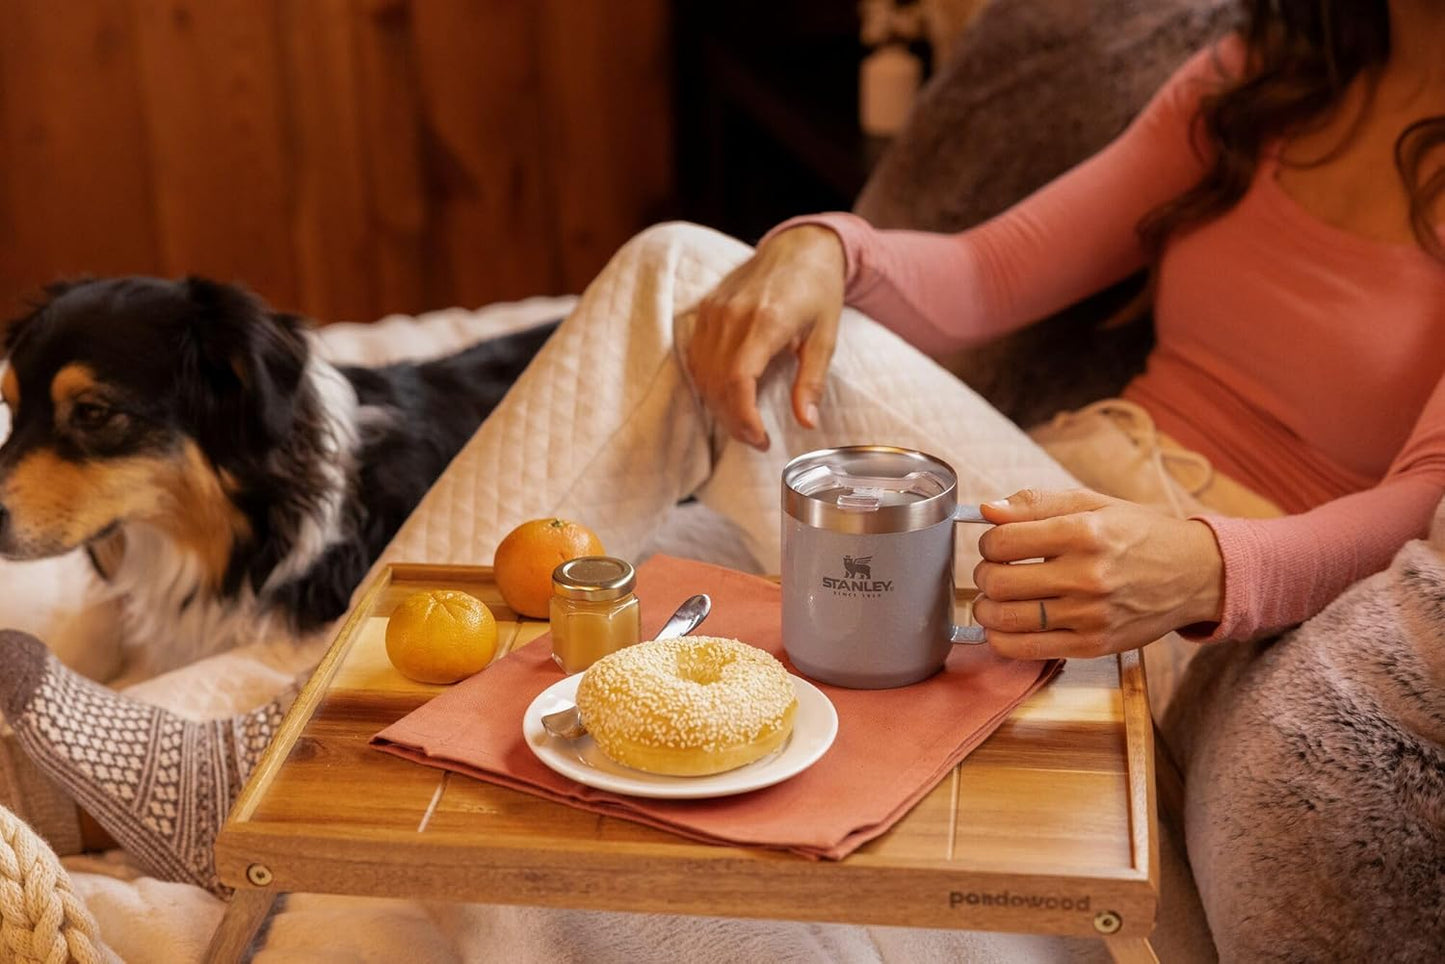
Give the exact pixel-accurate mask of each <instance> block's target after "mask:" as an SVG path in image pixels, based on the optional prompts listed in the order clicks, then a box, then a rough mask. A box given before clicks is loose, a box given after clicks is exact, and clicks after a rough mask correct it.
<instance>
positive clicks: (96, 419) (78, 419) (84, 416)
mask: <svg viewBox="0 0 1445 964" xmlns="http://www.w3.org/2000/svg"><path fill="white" fill-rule="evenodd" d="M114 417H115V409H113V408H111V407H109V406H107V405H101V404H100V403H98V402H76V403H75V404H74V405H73V406H72V407H71V409H70V421H71V424H73V425H74V426H75V427H76V428H82V429H96V428H101V427H102V426H104V425H106V424H107V423H108V422H109V421H110V420H111V419H112V418H114Z"/></svg>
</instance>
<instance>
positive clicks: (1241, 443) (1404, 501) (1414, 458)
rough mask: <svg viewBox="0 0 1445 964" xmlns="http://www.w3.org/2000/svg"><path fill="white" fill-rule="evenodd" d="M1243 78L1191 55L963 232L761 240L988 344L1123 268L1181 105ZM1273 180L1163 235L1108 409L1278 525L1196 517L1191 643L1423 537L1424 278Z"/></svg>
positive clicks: (1428, 426)
mask: <svg viewBox="0 0 1445 964" xmlns="http://www.w3.org/2000/svg"><path fill="white" fill-rule="evenodd" d="M1243 62H1244V49H1243V44H1242V42H1241V41H1239V40H1238V39H1237V38H1234V39H1231V40H1227V41H1225V42H1223V43H1222V44H1221V45H1220V46H1219V47H1217V48H1215V49H1212V50H1207V51H1204V52H1201V53H1200V54H1197V55H1195V57H1194V58H1193V59H1191V60H1190V61H1189V62H1188V63H1186V64H1185V65H1184V66H1183V67H1182V68H1180V70H1179V71H1178V72H1177V73H1176V74H1175V75H1174V77H1173V78H1172V79H1171V80H1170V81H1169V83H1168V84H1166V85H1165V86H1164V88H1163V89H1161V90H1160V91H1159V93H1158V94H1156V95H1155V97H1154V99H1153V100H1152V101H1151V102H1150V104H1149V105H1148V106H1147V107H1146V108H1145V110H1144V111H1142V112H1141V113H1140V115H1139V116H1138V117H1137V118H1136V119H1135V121H1134V122H1133V124H1132V125H1131V126H1130V127H1129V128H1128V129H1127V130H1126V131H1125V132H1124V133H1123V134H1122V135H1120V137H1119V138H1118V139H1117V140H1115V141H1114V142H1113V143H1112V144H1110V145H1109V146H1108V147H1106V148H1105V149H1104V150H1102V151H1101V152H1100V153H1099V154H1097V155H1095V156H1094V157H1093V158H1091V159H1090V160H1088V161H1086V162H1084V163H1083V164H1080V165H1079V166H1078V167H1076V168H1074V169H1073V170H1072V171H1070V172H1068V173H1067V174H1065V175H1063V176H1062V177H1060V178H1059V179H1058V180H1056V181H1054V182H1053V183H1051V184H1049V185H1047V186H1046V187H1044V188H1042V189H1041V190H1039V191H1038V192H1037V193H1036V194H1034V195H1033V196H1031V197H1030V198H1028V199H1027V200H1025V201H1023V202H1021V203H1020V204H1018V205H1016V206H1015V207H1013V208H1012V209H1010V210H1009V211H1007V212H1005V213H1004V214H1002V215H1000V216H998V217H997V218H994V219H993V220H991V221H989V222H987V223H985V224H983V225H980V226H979V227H976V228H974V229H972V230H968V231H964V232H962V233H960V234H956V235H941V234H928V233H922V232H914V231H879V230H875V229H874V228H872V227H871V226H870V225H868V224H867V223H866V222H864V221H863V220H861V219H859V218H857V217H854V216H852V215H848V214H830V215H823V216H819V217H815V218H803V219H795V220H794V221H791V222H788V224H787V225H784V226H782V227H787V226H791V225H793V224H796V223H803V222H811V223H819V224H823V225H825V226H827V227H829V228H831V229H832V230H833V231H835V232H836V233H837V234H838V236H839V238H841V240H842V242H843V248H844V252H845V256H846V259H847V270H848V277H847V301H848V303H849V304H850V305H852V306H854V307H856V308H858V309H860V310H861V311H863V312H865V313H866V314H868V315H871V316H872V317H873V318H875V319H877V320H878V321H879V322H881V323H882V324H884V325H886V326H887V327H889V328H891V329H892V330H894V331H896V332H898V333H899V334H900V335H902V336H904V337H905V338H907V339H908V340H909V341H910V342H912V343H913V344H914V345H917V346H918V347H920V348H922V349H923V350H925V351H929V352H944V351H949V350H954V349H958V348H962V347H967V346H969V345H973V344H977V343H980V342H984V341H987V340H989V339H992V338H996V337H998V336H1000V335H1003V334H1006V333H1008V332H1011V331H1014V330H1016V329H1018V328H1021V327H1023V326H1025V325H1027V324H1030V323H1031V322H1034V321H1037V320H1039V319H1041V318H1044V317H1046V316H1048V315H1050V314H1052V313H1053V312H1055V311H1057V310H1059V309H1061V308H1063V307H1065V306H1066V305H1069V304H1071V303H1073V302H1074V301H1077V300H1078V299H1080V298H1082V297H1084V296H1086V295H1088V294H1090V293H1093V292H1095V291H1097V290H1099V289H1101V288H1103V287H1105V286H1107V285H1110V284H1112V283H1114V282H1116V281H1119V280H1121V279H1122V278H1124V277H1126V276H1128V275H1129V274H1132V273H1133V272H1135V271H1137V270H1139V269H1140V268H1142V267H1144V265H1145V263H1146V260H1147V258H1146V254H1145V252H1144V250H1143V248H1142V247H1141V245H1140V241H1139V238H1138V234H1137V232H1136V226H1137V225H1138V223H1139V220H1140V218H1141V217H1143V216H1144V215H1145V214H1146V213H1148V212H1149V211H1151V210H1153V209H1154V208H1155V207H1157V206H1158V205H1159V204H1161V203H1163V202H1165V201H1167V200H1169V199H1171V198H1174V197H1177V196H1178V195H1180V194H1182V193H1183V192H1184V191H1185V190H1187V189H1188V188H1189V187H1191V186H1192V185H1194V184H1195V183H1197V182H1198V180H1199V179H1200V178H1201V177H1202V176H1203V174H1204V172H1205V170H1206V166H1207V163H1208V160H1209V157H1210V150H1209V147H1208V146H1207V145H1205V144H1203V143H1201V142H1200V138H1199V137H1198V135H1197V134H1196V133H1195V131H1196V127H1195V125H1194V123H1193V121H1194V117H1195V114H1196V111H1197V109H1198V106H1199V102H1200V99H1201V97H1202V95H1203V94H1205V93H1206V92H1208V91H1210V90H1211V89H1216V88H1217V87H1218V85H1219V83H1220V82H1221V80H1222V78H1223V77H1225V76H1228V75H1230V74H1232V73H1234V72H1236V71H1238V70H1240V69H1242V65H1243ZM1277 169H1278V163H1277V161H1276V160H1275V159H1274V158H1272V157H1266V158H1265V159H1264V160H1263V162H1262V163H1261V164H1260V166H1259V169H1258V173H1257V175H1256V177H1255V180H1254V183H1253V184H1252V186H1251V188H1250V190H1249V191H1248V193H1247V194H1246V195H1245V197H1244V198H1243V199H1242V200H1241V201H1240V202H1239V204H1238V205H1236V206H1235V207H1234V208H1233V209H1231V210H1230V211H1229V212H1228V213H1226V214H1225V215H1223V216H1222V217H1219V218H1218V219H1216V220H1213V221H1210V222H1208V223H1206V224H1204V225H1202V226H1200V227H1197V228H1194V229H1191V230H1187V231H1185V232H1182V233H1180V234H1177V235H1176V236H1175V237H1174V238H1172V239H1171V241H1170V242H1169V244H1168V246H1167V248H1166V250H1165V252H1164V255H1163V258H1162V261H1161V263H1160V265H1159V270H1158V277H1157V289H1156V300H1155V305H1154V319H1155V324H1156V327H1157V344H1156V347H1155V349H1154V351H1153V353H1152V354H1151V356H1150V357H1149V360H1148V364H1147V367H1146V370H1145V371H1144V373H1143V374H1141V375H1140V376H1138V377H1137V378H1136V379H1135V380H1134V381H1133V382H1132V383H1131V384H1130V385H1129V386H1128V388H1127V389H1126V390H1125V393H1124V394H1125V397H1126V398H1130V399H1132V400H1134V401H1136V402H1138V403H1139V404H1141V405H1143V406H1144V408H1145V409H1147V410H1148V411H1149V412H1150V413H1151V414H1152V415H1153V416H1154V419H1155V421H1156V423H1157V424H1158V426H1159V428H1160V429H1161V430H1162V431H1164V432H1165V433H1167V434H1169V435H1171V436H1173V437H1174V438H1175V439H1177V440H1178V441H1179V442H1180V443H1181V444H1183V445H1185V446H1187V447H1189V448H1192V449H1194V450H1196V451H1198V452H1201V453H1203V454H1205V455H1206V456H1208V457H1209V458H1210V460H1211V461H1212V462H1213V463H1214V465H1215V466H1216V467H1217V468H1218V469H1219V470H1220V471H1222V472H1224V473H1226V474H1228V475H1229V476H1231V477H1233V478H1234V479H1236V480H1238V481H1240V482H1242V483H1244V484H1245V485H1248V486H1249V487H1250V488H1252V489H1254V490H1255V491H1257V492H1259V493H1261V494H1263V495H1265V496H1268V497H1269V498H1270V499H1272V500H1273V501H1274V502H1275V503H1276V504H1277V505H1279V506H1280V507H1281V508H1283V509H1285V510H1286V511H1287V512H1289V513H1290V514H1289V515H1286V516H1283V517H1281V518H1278V519H1268V520H1246V519H1231V518H1222V517H1215V516H1208V517H1204V519H1203V521H1205V522H1206V523H1207V524H1208V525H1209V526H1210V527H1211V528H1212V529H1213V531H1214V534H1215V537H1216V539H1217V540H1218V543H1219V548H1220V551H1221V554H1222V555H1223V559H1224V573H1225V582H1224V600H1223V614H1222V620H1221V622H1220V624H1219V625H1218V627H1201V628H1202V629H1203V630H1204V633H1205V634H1207V635H1208V637H1209V638H1246V637H1250V636H1255V635H1258V634H1260V633H1263V632H1267V631H1269V630H1273V629H1278V628H1281V627H1284V626H1288V625H1292V624H1294V623H1297V622H1301V621H1303V620H1304V619H1307V618H1308V617H1310V616H1312V615H1313V614H1315V613H1316V612H1318V611H1319V610H1320V609H1321V608H1323V607H1324V606H1325V604H1326V603H1328V602H1329V601H1330V600H1331V599H1333V598H1334V597H1335V596H1337V595H1338V594H1339V593H1340V592H1341V591H1342V590H1343V589H1344V588H1345V587H1346V586H1348V585H1349V584H1350V583H1352V582H1355V581H1356V580H1358V579H1360V578H1362V577H1363V576H1366V575H1368V574H1370V573H1372V572H1376V571H1378V570H1380V569H1383V568H1384V567H1385V566H1386V565H1387V564H1388V563H1389V561H1390V559H1391V557H1392V556H1393V555H1394V553H1395V552H1396V551H1397V550H1398V549H1399V548H1400V547H1401V546H1402V545H1403V544H1404V543H1405V542H1406V541H1408V540H1410V539H1412V538H1417V537H1420V536H1422V535H1424V534H1425V533H1426V532H1427V530H1428V527H1429V523H1430V519H1431V517H1432V514H1433V511H1434V509H1435V506H1436V504H1437V503H1439V502H1440V500H1441V495H1442V493H1445V382H1442V374H1445V264H1442V263H1441V262H1440V261H1437V260H1435V259H1434V258H1432V257H1431V256H1430V255H1429V254H1428V253H1426V252H1425V251H1424V250H1423V249H1421V248H1420V247H1418V246H1417V245H1412V244H1395V243H1389V242H1383V241H1375V240H1371V239H1367V238H1365V237H1363V236H1360V235H1356V234H1352V233H1350V232H1349V231H1347V230H1345V229H1343V228H1340V227H1336V226H1334V225H1331V224H1329V223H1326V222H1324V221H1322V220H1320V219H1318V218H1316V217H1314V216H1313V215H1311V214H1310V213H1308V212H1307V211H1306V210H1305V209H1304V208H1302V207H1300V206H1299V205H1298V204H1297V203H1296V202H1295V201H1294V200H1293V199H1292V198H1291V197H1290V195H1288V194H1287V193H1286V192H1285V191H1284V189H1283V188H1282V187H1281V186H1280V185H1279V183H1278V182H1277V181H1276V178H1275V172H1276V170H1277ZM1381 176H1382V177H1393V176H1394V172H1393V171H1382V172H1381ZM1211 630H1212V631H1211Z"/></svg>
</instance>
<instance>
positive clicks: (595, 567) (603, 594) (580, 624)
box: [550, 556, 642, 675]
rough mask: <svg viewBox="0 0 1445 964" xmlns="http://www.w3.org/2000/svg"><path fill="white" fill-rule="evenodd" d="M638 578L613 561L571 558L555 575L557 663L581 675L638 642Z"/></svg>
mask: <svg viewBox="0 0 1445 964" xmlns="http://www.w3.org/2000/svg"><path fill="white" fill-rule="evenodd" d="M636 585H637V573H636V571H634V570H633V568H632V565H631V563H629V562H627V561H626V560H624V559H614V558H612V557H611V556H582V557H580V558H577V559H569V560H568V561H566V562H564V563H562V564H561V565H560V566H558V567H557V568H556V569H554V570H553V571H552V603H551V613H550V615H551V620H552V659H553V660H554V661H555V662H556V663H557V665H558V666H560V667H562V672H564V673H567V674H569V675H570V674H572V673H580V672H582V671H583V670H584V669H586V668H587V667H589V666H591V665H592V664H593V663H595V662H597V661H598V660H599V659H601V658H602V657H604V656H606V655H608V654H609V653H615V652H617V651H618V650H619V649H622V648H623V647H625V646H631V645H632V644H633V643H635V642H637V640H638V637H639V636H640V635H641V633H642V607H641V606H640V605H639V604H638V602H637V597H636V596H634V595H633V594H632V590H633V587H635V586H636Z"/></svg>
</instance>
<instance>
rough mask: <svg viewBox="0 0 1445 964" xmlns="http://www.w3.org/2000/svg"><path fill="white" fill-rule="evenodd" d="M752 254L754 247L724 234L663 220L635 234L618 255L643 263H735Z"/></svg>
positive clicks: (710, 229)
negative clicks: (690, 261)
mask: <svg viewBox="0 0 1445 964" xmlns="http://www.w3.org/2000/svg"><path fill="white" fill-rule="evenodd" d="M750 254H752V249H751V248H749V247H748V246H747V245H745V244H743V243H742V242H741V241H739V240H737V239H736V238H733V237H730V236H728V235H726V234H723V233H722V232H721V231H717V230H714V229H713V228H709V227H704V226H703V225H701V224H693V223H692V222H690V221H664V222H662V223H661V224H654V225H652V226H650V227H647V228H644V229H643V230H642V231H640V232H638V233H637V234H635V235H633V237H632V238H631V240H629V241H628V242H627V243H626V244H624V245H623V246H622V248H621V249H619V251H618V253H617V256H618V258H623V257H624V256H626V259H627V260H628V261H634V262H635V261H639V260H640V261H641V262H643V263H659V262H676V261H679V260H692V261H703V262H715V261H716V262H719V263H727V264H734V263H737V262H739V261H742V260H743V259H744V258H746V257H747V256H748V255H750Z"/></svg>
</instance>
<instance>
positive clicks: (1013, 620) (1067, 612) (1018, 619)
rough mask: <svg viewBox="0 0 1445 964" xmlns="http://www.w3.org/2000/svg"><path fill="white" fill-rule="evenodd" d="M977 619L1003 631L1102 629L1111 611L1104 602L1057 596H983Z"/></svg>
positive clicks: (975, 613)
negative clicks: (1001, 599) (1000, 598)
mask: <svg viewBox="0 0 1445 964" xmlns="http://www.w3.org/2000/svg"><path fill="white" fill-rule="evenodd" d="M973 618H974V620H975V621H977V622H978V624H979V625H980V626H982V627H984V628H985V629H993V630H997V631H999V632H1002V633H1041V632H1047V631H1049V630H1051V629H1053V630H1057V629H1069V630H1073V631H1075V632H1098V631H1100V630H1102V629H1104V628H1105V626H1106V625H1107V622H1108V613H1107V611H1106V610H1105V607H1104V606H1103V605H1102V604H1101V603H1098V602H1093V601H1083V600H1077V599H1066V598H1063V597H1057V596H1056V597H1053V598H1051V599H1023V600H1015V601H1009V602H999V601H998V600H996V599H989V598H988V597H986V596H981V597H979V598H978V599H977V600H976V601H975V602H974V604H973Z"/></svg>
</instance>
